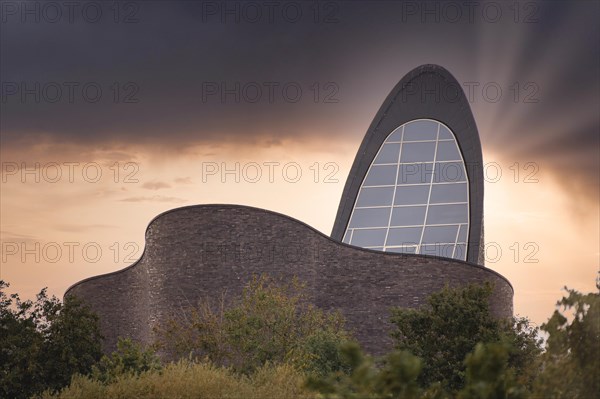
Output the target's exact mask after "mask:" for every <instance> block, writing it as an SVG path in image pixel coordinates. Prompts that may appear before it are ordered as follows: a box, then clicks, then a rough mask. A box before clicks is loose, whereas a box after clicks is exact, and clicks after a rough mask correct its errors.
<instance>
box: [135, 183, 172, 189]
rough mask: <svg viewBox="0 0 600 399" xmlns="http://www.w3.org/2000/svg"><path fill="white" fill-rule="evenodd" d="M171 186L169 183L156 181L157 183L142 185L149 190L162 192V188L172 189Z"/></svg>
mask: <svg viewBox="0 0 600 399" xmlns="http://www.w3.org/2000/svg"><path fill="white" fill-rule="evenodd" d="M170 187H171V185H170V184H169V183H165V182H161V181H156V182H147V183H144V184H143V185H142V188H145V189H147V190H160V189H161V188H170Z"/></svg>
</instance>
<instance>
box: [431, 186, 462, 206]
mask: <svg viewBox="0 0 600 399" xmlns="http://www.w3.org/2000/svg"><path fill="white" fill-rule="evenodd" d="M429 202H430V203H432V204H440V203H448V202H467V184H466V183H456V184H454V183H453V184H434V185H432V186H431V198H430V200H429Z"/></svg>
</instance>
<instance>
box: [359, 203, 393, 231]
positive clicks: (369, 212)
mask: <svg viewBox="0 0 600 399" xmlns="http://www.w3.org/2000/svg"><path fill="white" fill-rule="evenodd" d="M389 220H390V208H369V209H355V210H354V213H353V214H352V219H351V220H350V226H349V227H387V226H388V222H389ZM354 234H355V235H356V231H354Z"/></svg>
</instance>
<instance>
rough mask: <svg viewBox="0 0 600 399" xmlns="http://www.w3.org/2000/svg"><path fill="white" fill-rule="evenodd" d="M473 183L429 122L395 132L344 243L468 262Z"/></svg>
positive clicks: (454, 149) (445, 132)
mask: <svg viewBox="0 0 600 399" xmlns="http://www.w3.org/2000/svg"><path fill="white" fill-rule="evenodd" d="M468 229H469V183H468V179H467V173H466V170H465V165H464V161H463V159H462V156H461V153H460V149H459V146H458V144H457V142H456V139H455V137H454V135H453V133H452V132H451V131H450V130H449V129H448V128H447V127H446V126H444V125H443V124H441V123H439V122H437V121H433V120H427V119H421V120H416V121H411V122H408V123H406V124H404V125H403V126H400V127H399V128H397V129H396V130H394V131H393V132H392V133H390V135H389V136H388V137H387V139H386V141H385V142H384V144H383V145H382V146H381V148H380V149H379V152H378V153H377V155H376V156H375V158H374V160H373V163H372V165H371V167H370V168H369V171H368V173H367V176H366V178H365V180H364V181H363V183H362V185H361V188H360V190H359V194H358V198H357V200H356V203H355V205H354V209H353V211H352V215H351V217H350V222H349V224H348V228H347V229H346V234H345V235H344V238H343V242H345V243H347V244H351V245H356V246H361V247H365V248H370V249H375V250H380V251H387V252H402V253H419V254H427V255H435V256H444V257H448V258H455V259H461V260H465V259H466V255H467V254H466V252H467V251H466V250H467V237H468Z"/></svg>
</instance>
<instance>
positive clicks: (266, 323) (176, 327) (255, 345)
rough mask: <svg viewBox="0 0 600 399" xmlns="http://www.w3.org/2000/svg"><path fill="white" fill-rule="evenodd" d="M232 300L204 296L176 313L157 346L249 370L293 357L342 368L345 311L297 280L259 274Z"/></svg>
mask: <svg viewBox="0 0 600 399" xmlns="http://www.w3.org/2000/svg"><path fill="white" fill-rule="evenodd" d="M229 303H230V305H229V306H227V305H226V303H225V300H224V299H222V300H221V302H220V303H219V304H218V305H217V306H214V304H211V303H209V302H208V301H203V302H201V303H200V304H199V305H198V306H197V307H194V308H192V309H189V310H187V311H185V312H184V313H183V314H180V315H178V316H177V317H173V318H171V320H169V322H168V323H166V324H165V325H164V326H162V327H161V328H159V329H157V330H156V334H157V337H158V347H159V348H161V349H165V350H166V351H167V352H171V353H175V354H176V356H177V357H179V358H191V359H204V358H208V359H209V360H210V361H211V362H213V363H214V364H217V365H221V366H227V367H231V368H232V369H233V370H235V371H237V372H241V373H246V374H249V373H252V372H253V371H254V370H256V369H258V368H260V367H262V366H263V365H265V364H267V363H285V362H288V363H290V364H294V365H295V366H297V367H298V368H299V369H302V370H307V371H311V372H315V373H320V374H326V373H329V372H330V371H333V370H337V369H339V368H341V367H343V365H342V364H341V362H340V357H339V353H338V352H337V347H338V344H339V343H341V342H344V341H346V340H347V339H348V334H347V333H346V332H345V330H344V328H343V326H344V320H343V318H342V316H341V314H340V313H339V312H336V313H326V312H324V311H322V310H320V309H318V308H316V307H314V306H313V305H311V304H310V303H309V301H308V300H307V298H306V294H305V286H304V285H303V284H301V283H300V282H299V281H298V280H297V279H294V280H293V281H292V282H290V283H282V282H280V281H276V280H274V279H272V278H270V277H267V276H261V277H255V278H253V279H252V281H250V282H249V283H248V285H247V286H246V287H245V288H244V290H243V293H242V295H241V297H239V298H234V299H233V300H232V301H230V302H229Z"/></svg>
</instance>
